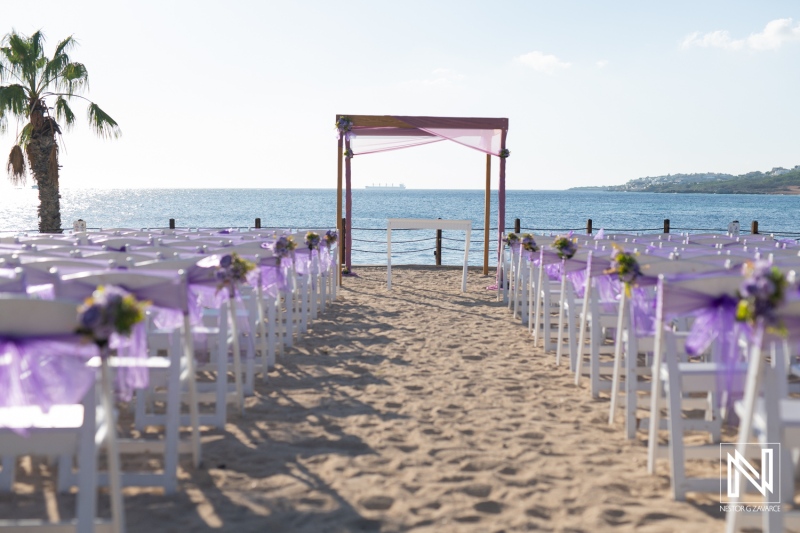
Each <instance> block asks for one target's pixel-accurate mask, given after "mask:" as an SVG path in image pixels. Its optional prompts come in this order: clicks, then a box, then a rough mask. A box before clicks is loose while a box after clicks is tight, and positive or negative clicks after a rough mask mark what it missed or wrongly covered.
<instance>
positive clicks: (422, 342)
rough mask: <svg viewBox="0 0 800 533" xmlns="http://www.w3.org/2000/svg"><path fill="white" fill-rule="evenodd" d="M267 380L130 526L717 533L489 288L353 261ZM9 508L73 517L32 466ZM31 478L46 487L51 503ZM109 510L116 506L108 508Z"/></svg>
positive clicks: (129, 506)
mask: <svg viewBox="0 0 800 533" xmlns="http://www.w3.org/2000/svg"><path fill="white" fill-rule="evenodd" d="M356 271H357V273H358V276H359V277H355V278H346V279H345V281H344V286H343V288H342V290H341V292H340V296H339V299H338V301H337V302H336V303H335V304H334V305H333V306H332V307H331V308H329V310H328V311H327V312H326V313H325V314H324V315H322V316H321V317H320V319H319V320H317V321H316V322H314V323H313V328H312V330H311V331H310V332H309V334H308V335H307V336H305V337H304V338H303V339H302V340H301V341H300V342H299V343H297V345H296V346H295V347H294V348H292V349H290V350H288V351H287V353H286V354H284V356H282V357H281V358H280V360H279V363H278V365H277V367H276V369H275V371H274V372H273V373H272V374H271V375H270V381H269V383H261V382H259V384H258V385H257V390H256V395H255V396H254V397H251V398H249V399H247V409H246V412H245V414H244V416H238V415H235V414H234V415H231V416H230V418H229V422H228V424H227V426H226V429H225V431H224V432H222V431H215V430H210V429H206V430H205V431H204V439H203V440H204V450H203V451H204V469H202V470H199V471H194V470H192V469H191V468H190V463H189V461H188V458H186V460H184V461H183V463H182V466H183V469H182V472H181V483H180V488H179V491H178V493H177V494H175V495H172V496H163V495H162V494H161V493H160V491H158V490H137V489H126V491H125V505H126V512H127V523H128V530H129V531H132V532H140V531H146V532H151V533H156V532H173V531H174V532H178V531H180V532H185V531H211V530H224V531H236V532H245V531H247V532H249V531H253V532H256V531H259V532H261V531H270V532H295V531H297V532H308V533H311V532H346V531H384V532H390V531H420V532H422V531H427V532H446V531H469V532H473V531H474V532H479V531H486V532H501V531H508V532H510V531H571V532H577V531H585V532H594V531H634V530H635V531H653V532H655V531H678V530H680V531H682V532H691V531H698V532H699V531H703V532H708V531H720V530H721V529H722V525H723V522H722V519H721V517H720V516H719V514H718V506H717V505H715V502H714V501H712V500H713V498H711V499H709V500H708V501H702V502H697V501H695V502H692V503H687V502H675V501H673V500H672V497H671V494H670V492H669V482H668V478H667V475H666V474H667V472H666V468H664V469H663V471H662V472H661V473H660V475H658V476H651V475H648V474H647V472H646V468H645V464H646V447H645V443H644V442H642V441H636V442H629V441H627V440H626V439H625V437H624V432H623V431H622V429H621V426H618V427H609V426H608V423H607V418H608V401H607V400H606V399H601V400H592V399H591V397H590V395H589V393H588V391H587V390H586V389H585V388H576V387H575V386H574V385H573V383H572V378H571V375H570V373H569V371H568V369H567V367H566V366H562V367H556V366H555V357H554V356H552V355H549V354H548V355H545V354H544V353H543V352H542V351H541V349H536V348H534V347H533V343H532V340H531V338H530V337H529V336H528V335H527V331H526V329H525V328H524V327H523V326H522V325H520V324H519V323H518V322H515V321H514V320H512V318H511V315H510V313H509V312H508V311H507V309H506V308H505V307H504V306H502V305H501V304H500V303H497V302H495V295H494V293H492V292H489V291H486V290H484V288H485V286H486V285H488V284H489V283H490V282H491V279H490V278H485V277H483V276H481V275H480V271H479V270H471V271H470V274H469V281H468V292H467V293H464V294H462V293H461V292H460V291H459V288H460V277H461V271H460V270H457V269H449V268H443V269H436V268H434V267H425V268H421V267H396V268H394V276H393V290H392V291H391V292H389V291H387V290H386V287H385V278H386V269H385V267H382V268H379V267H370V268H358V269H357V270H356ZM22 466H23V468H21V469H20V475H19V476H18V477H19V479H18V482H17V485H16V486H15V494H13V495H0V514H2V515H4V516H31V513H34V516H35V512H36V510H37V508H39V509H41V508H42V507H46V508H47V509H48V512H49V513H50V515H51V516H53V517H55V516H57V515H59V514H61V513H63V515H64V516H69V515H71V514H72V508H73V507H72V506H73V504H74V498H73V497H69V496H66V497H65V496H58V497H57V498H56V497H55V496H54V494H53V492H52V480H51V479H50V476H51V474H50V473H49V471H48V470H47V469H46V468H44V467H42V465H41V464H39V463H38V462H35V463H34V464H33V465H31V462H30V461H29V460H28V461H24V463H23V465H22ZM33 481H37V482H40V481H45V483H46V486H47V487H48V490H47V491H46V492H45V494H42V493H41V491H40V492H34V493H32V491H34V487H33V485H32V482H33ZM101 504H102V505H103V506H106V505H107V502H105V501H102V500H101Z"/></svg>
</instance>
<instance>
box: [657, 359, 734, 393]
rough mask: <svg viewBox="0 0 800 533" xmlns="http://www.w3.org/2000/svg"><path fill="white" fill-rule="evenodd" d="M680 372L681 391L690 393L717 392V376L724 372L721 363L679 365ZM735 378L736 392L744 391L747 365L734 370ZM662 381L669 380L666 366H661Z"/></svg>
mask: <svg viewBox="0 0 800 533" xmlns="http://www.w3.org/2000/svg"><path fill="white" fill-rule="evenodd" d="M678 372H679V373H680V376H681V391H682V392H683V393H688V392H709V391H711V392H713V391H716V390H717V384H718V383H717V379H716V377H717V375H719V374H721V373H722V372H723V368H722V365H720V364H719V363H678ZM733 373H734V376H735V378H736V379H735V382H734V383H733V385H734V390H735V391H738V392H742V391H743V390H744V379H745V376H746V375H747V365H746V364H738V365H736V367H735V368H734V370H733ZM660 376H661V379H662V380H664V381H668V380H669V370H668V367H667V365H666V364H663V365H661V372H660Z"/></svg>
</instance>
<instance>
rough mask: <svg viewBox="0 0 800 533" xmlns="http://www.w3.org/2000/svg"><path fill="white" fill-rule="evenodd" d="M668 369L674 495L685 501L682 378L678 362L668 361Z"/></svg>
mask: <svg viewBox="0 0 800 533" xmlns="http://www.w3.org/2000/svg"><path fill="white" fill-rule="evenodd" d="M667 367H668V372H669V375H668V376H667V382H666V384H665V387H664V392H665V393H666V395H667V416H668V418H669V422H668V427H669V458H670V477H671V481H672V494H673V497H674V498H675V500H677V501H683V500H684V499H685V498H686V489H685V485H686V464H685V462H684V461H685V456H684V447H683V416H682V411H681V403H682V399H681V397H682V394H681V386H680V383H681V378H680V375H679V373H678V372H679V371H678V365H677V363H676V362H674V361H672V362H671V361H667ZM653 379H658V375H655V376H653Z"/></svg>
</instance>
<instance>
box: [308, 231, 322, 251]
mask: <svg viewBox="0 0 800 533" xmlns="http://www.w3.org/2000/svg"><path fill="white" fill-rule="evenodd" d="M319 241H320V238H319V233H314V232H313V231H309V232H308V233H306V240H305V243H306V246H308V249H309V250H319Z"/></svg>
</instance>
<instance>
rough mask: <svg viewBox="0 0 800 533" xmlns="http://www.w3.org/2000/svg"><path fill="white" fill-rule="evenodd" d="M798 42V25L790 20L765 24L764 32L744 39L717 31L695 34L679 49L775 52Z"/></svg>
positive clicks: (799, 37) (777, 20)
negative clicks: (785, 45) (786, 44)
mask: <svg viewBox="0 0 800 533" xmlns="http://www.w3.org/2000/svg"><path fill="white" fill-rule="evenodd" d="M796 41H800V23H798V24H793V22H792V19H790V18H786V19H775V20H772V21H770V22H768V23H767V25H766V26H765V27H764V30H763V31H761V32H759V33H753V34H751V35H750V36H749V37H747V38H744V39H733V38H732V37H731V36H730V33H728V32H727V31H725V30H717V31H712V32H709V33H705V34H701V33H700V32H695V33H692V34H690V35H687V36H686V37H685V38H684V39H683V41H682V42H681V48H684V49H688V48H695V47H696V48H722V49H725V50H742V49H744V48H747V49H749V50H755V51H762V50H777V49H778V48H780V47H781V46H783V44H784V43H791V42H796Z"/></svg>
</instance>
